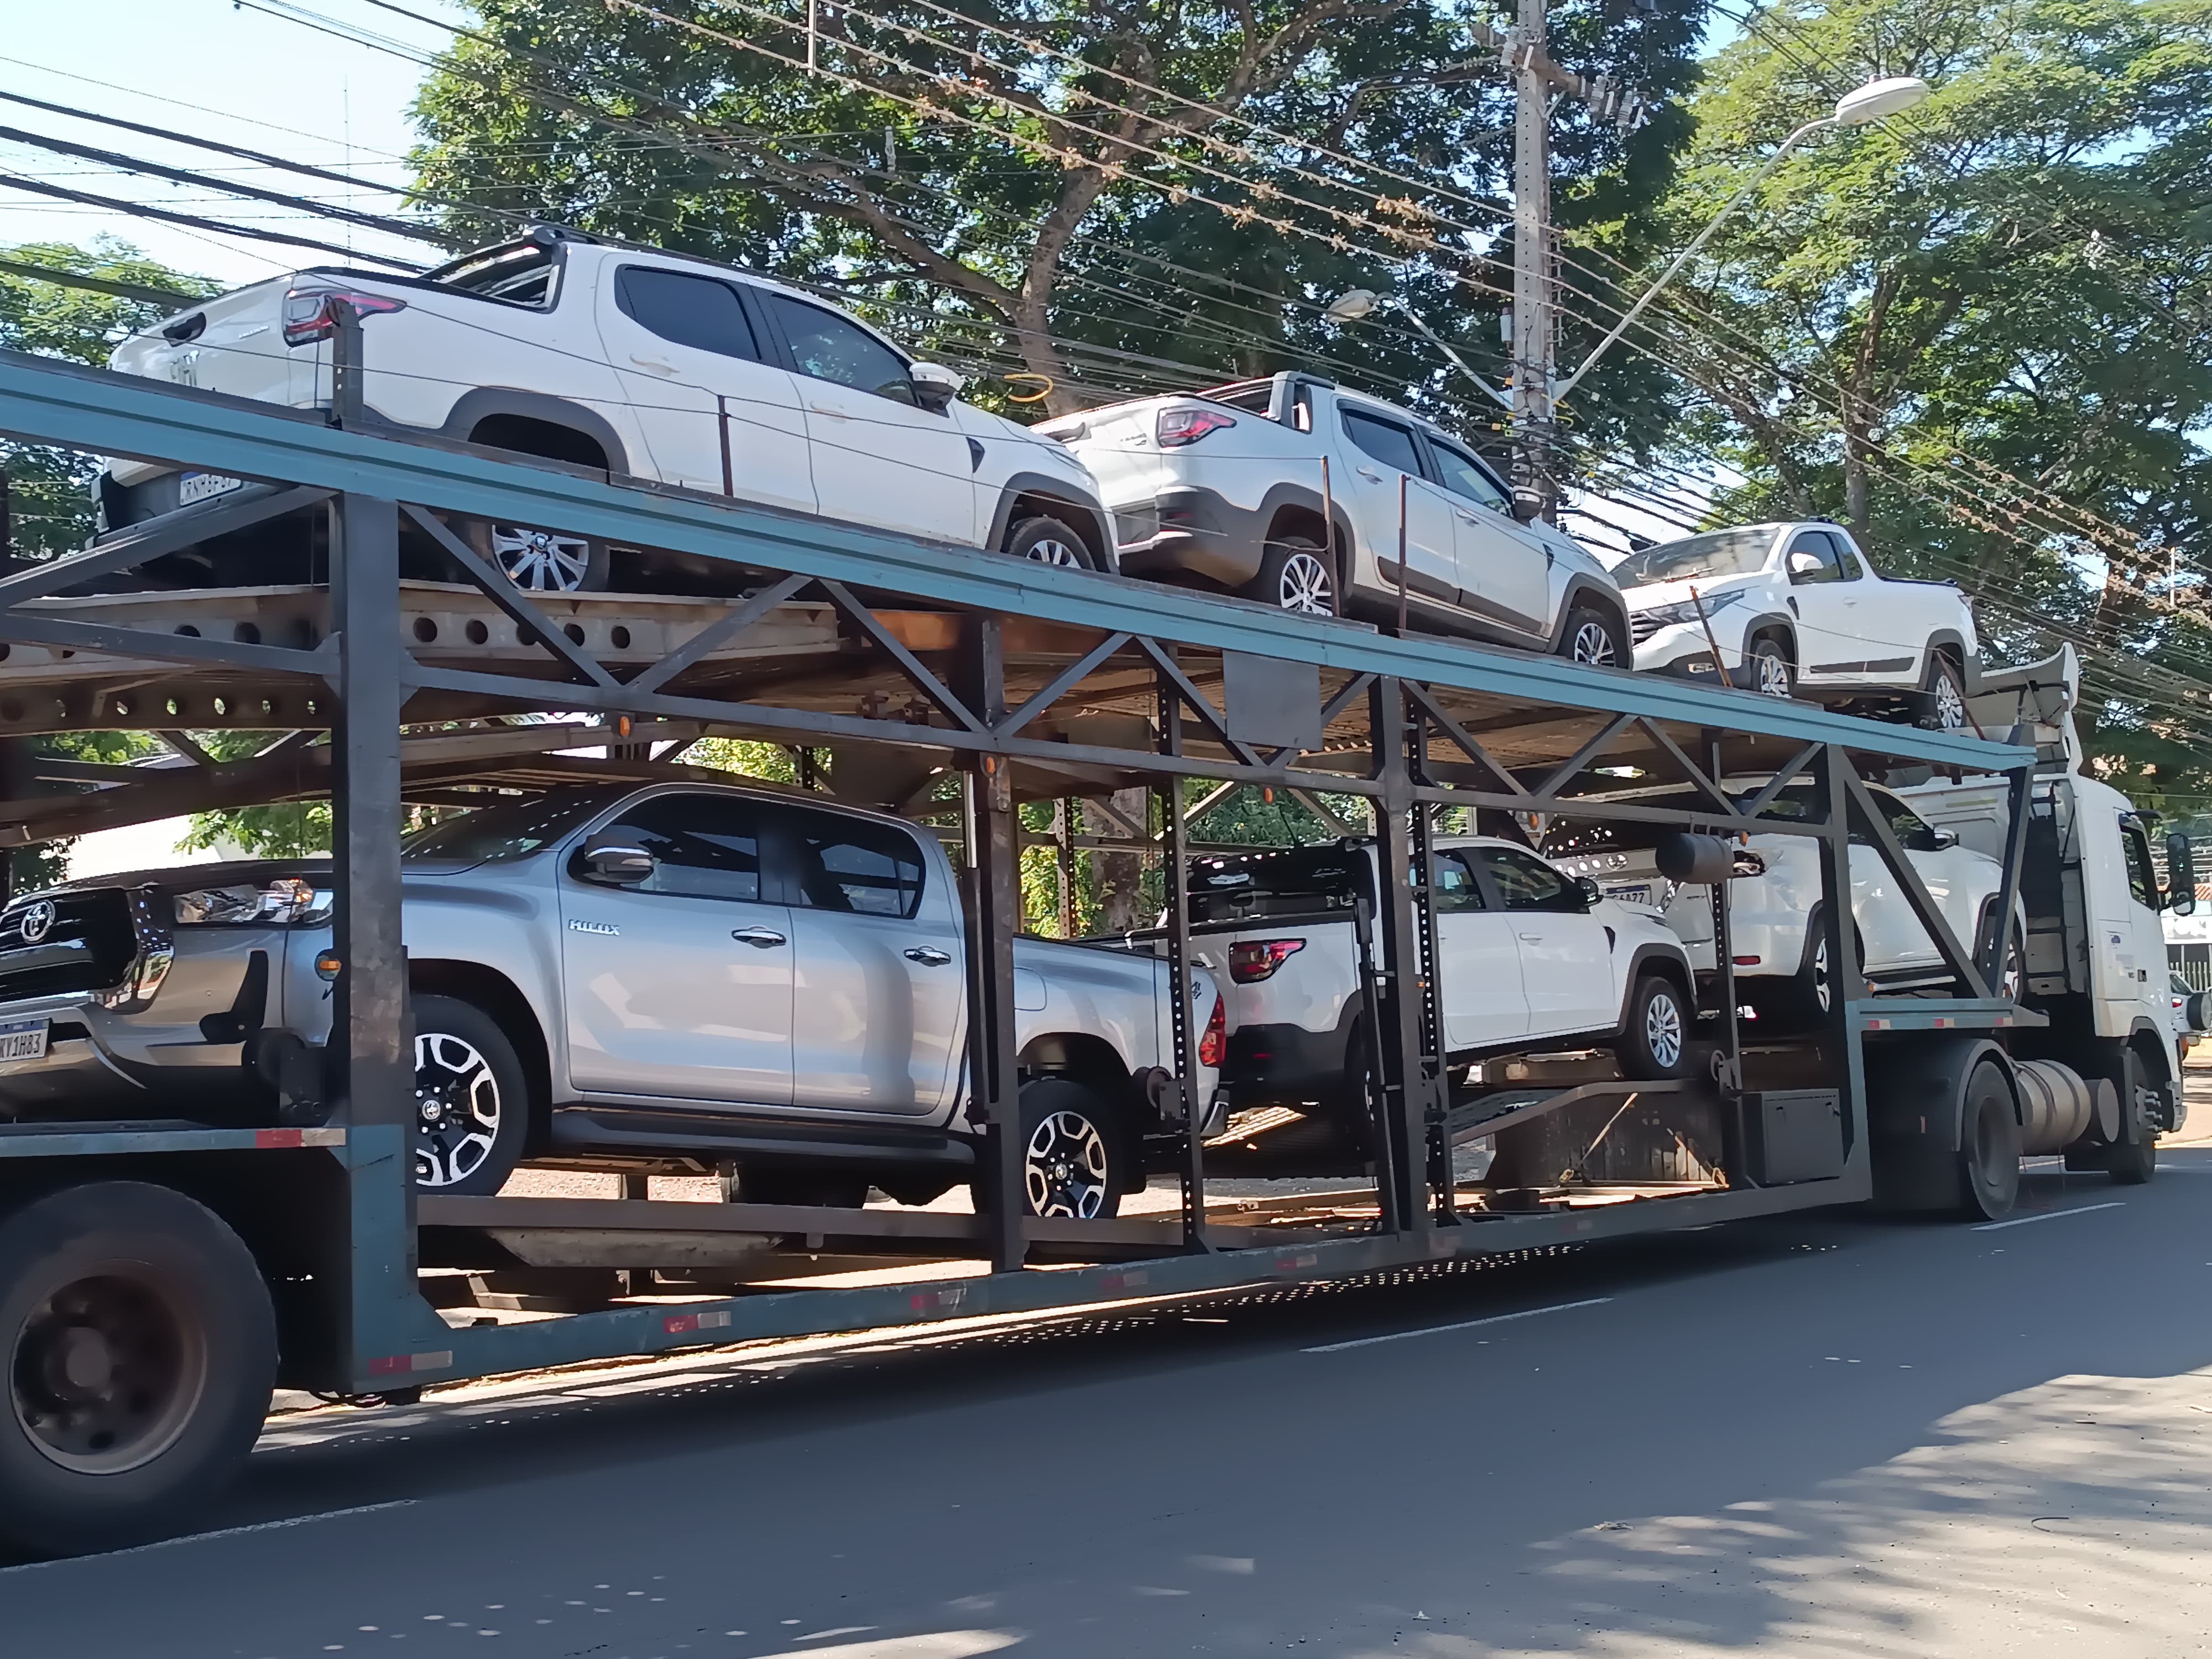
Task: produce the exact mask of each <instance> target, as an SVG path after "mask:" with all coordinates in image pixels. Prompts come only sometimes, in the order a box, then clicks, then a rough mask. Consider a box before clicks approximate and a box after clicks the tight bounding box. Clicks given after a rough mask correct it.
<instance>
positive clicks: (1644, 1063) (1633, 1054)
mask: <svg viewBox="0 0 2212 1659" xmlns="http://www.w3.org/2000/svg"><path fill="white" fill-rule="evenodd" d="M1619 1057H1620V1067H1621V1070H1623V1071H1624V1072H1626V1073H1628V1075H1629V1076H1630V1077H1632V1078H1635V1079H1639V1080H1642V1081H1647V1082H1658V1081H1660V1080H1661V1079H1668V1078H1678V1077H1684V1076H1686V1075H1687V1074H1688V1073H1689V1070H1690V1009H1689V1006H1688V1004H1687V1003H1686V1001H1685V1000H1684V999H1683V996H1682V991H1681V987H1680V986H1678V985H1676V984H1675V983H1674V981H1673V980H1671V979H1669V978H1668V977H1667V976H1666V975H1663V974H1644V975H1639V976H1638V979H1637V981H1636V984H1635V986H1634V987H1633V988H1632V990H1631V991H1630V993H1629V997H1628V1009H1627V1012H1626V1016H1625V1017H1624V1018H1623V1019H1622V1021H1621V1032H1620V1049H1619Z"/></svg>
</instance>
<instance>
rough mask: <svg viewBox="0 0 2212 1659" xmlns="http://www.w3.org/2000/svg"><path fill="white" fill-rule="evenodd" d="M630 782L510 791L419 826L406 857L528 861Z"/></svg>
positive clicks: (407, 841)
mask: <svg viewBox="0 0 2212 1659" xmlns="http://www.w3.org/2000/svg"><path fill="white" fill-rule="evenodd" d="M631 787H632V786H630V785H628V784H617V785H609V786H607V787H604V788H599V789H562V790H556V791H554V792H553V793H550V794H544V795H507V796H501V797H499V798H498V799H497V800H496V803H495V805H489V806H479V807H477V808H474V809H473V810H471V811H466V812H464V813H462V814H461V815H460V816H459V817H451V818H445V819H441V821H440V822H438V823H434V824H431V825H429V826H428V828H426V829H417V830H416V832H415V833H414V834H413V835H411V836H406V837H404V839H403V840H402V841H401V842H400V843H399V856H400V858H401V859H402V860H411V861H417V862H420V861H423V860H435V861H436V862H437V863H440V864H447V863H452V864H504V863H506V862H507V861H508V860H513V859H526V858H528V857H529V856H530V855H531V854H532V853H537V852H542V851H543V850H544V848H547V847H550V846H551V845H552V844H553V843H554V842H557V841H559V840H560V839H561V838H562V836H566V835H567V834H568V832H569V831H570V830H572V829H574V828H575V827H576V826H577V825H578V824H580V823H583V822H584V820H585V819H586V818H588V817H591V816H592V814H593V813H595V812H597V811H599V810H600V809H601V808H602V807H607V806H611V805H614V803H615V802H617V801H618V800H620V799H622V798H623V796H624V795H626V794H628V793H630V789H631Z"/></svg>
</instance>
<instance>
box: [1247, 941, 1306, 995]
mask: <svg viewBox="0 0 2212 1659" xmlns="http://www.w3.org/2000/svg"><path fill="white" fill-rule="evenodd" d="M1305 948H1306V942H1305V941H1304V939H1254V940H1251V941H1249V942H1247V943H1245V944H1242V945H1231V946H1230V947H1229V977H1230V978H1231V979H1233V980H1235V981H1237V983H1238V984H1239V985H1257V984H1258V983H1259V982H1260V981H1261V980H1263V979H1267V978H1268V977H1269V976H1270V975H1273V973H1274V971H1275V969H1278V968H1279V967H1281V966H1282V965H1283V964H1284V963H1285V962H1288V961H1289V960H1290V959H1291V957H1294V956H1296V955H1297V953H1298V952H1299V951H1303V950H1304V949H1305Z"/></svg>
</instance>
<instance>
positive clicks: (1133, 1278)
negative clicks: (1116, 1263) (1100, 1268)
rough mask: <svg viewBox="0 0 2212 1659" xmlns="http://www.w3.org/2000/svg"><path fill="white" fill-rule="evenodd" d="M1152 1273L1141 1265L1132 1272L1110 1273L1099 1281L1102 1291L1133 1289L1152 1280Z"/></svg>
mask: <svg viewBox="0 0 2212 1659" xmlns="http://www.w3.org/2000/svg"><path fill="white" fill-rule="evenodd" d="M1151 1278H1152V1275H1151V1274H1150V1273H1146V1272H1145V1271H1144V1269H1143V1268H1141V1267H1139V1268H1138V1269H1136V1270H1135V1271H1134V1272H1132V1273H1108V1274H1107V1275H1106V1277H1105V1278H1103V1279H1100V1280H1099V1281H1098V1288H1099V1289H1100V1290H1102V1291H1133V1290H1135V1289H1137V1288H1138V1287H1139V1285H1144V1284H1146V1283H1148V1282H1149V1281H1150V1279H1151Z"/></svg>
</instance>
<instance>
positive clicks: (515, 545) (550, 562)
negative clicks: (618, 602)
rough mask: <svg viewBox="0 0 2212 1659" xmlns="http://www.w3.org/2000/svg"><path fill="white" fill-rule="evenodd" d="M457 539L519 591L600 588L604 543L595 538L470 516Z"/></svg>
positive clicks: (604, 570) (602, 588) (604, 567)
mask: <svg viewBox="0 0 2212 1659" xmlns="http://www.w3.org/2000/svg"><path fill="white" fill-rule="evenodd" d="M461 539H462V540H464V541H465V542H466V543H467V544H469V546H470V547H471V549H473V550H475V552H476V554H477V556H478V557H480V558H482V559H483V560H485V561H486V562H488V563H489V564H490V565H491V567H492V568H494V569H495V570H497V571H498V572H499V573H500V574H501V575H503V576H505V577H506V578H507V580H508V581H510V582H512V583H513V584H514V586H516V587H517V588H519V589H520V590H521V591H522V592H526V593H604V592H606V589H607V571H608V558H607V544H605V542H603V541H601V540H600V539H599V538H598V537H596V536H571V535H569V534H568V533H567V532H563V531H558V530H540V529H538V527H537V526H534V525H516V524H501V523H498V522H496V521H495V520H489V519H470V520H466V521H465V523H464V524H463V526H462V533H461Z"/></svg>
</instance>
